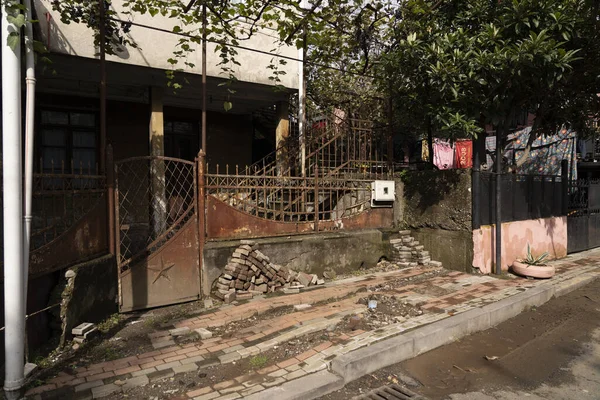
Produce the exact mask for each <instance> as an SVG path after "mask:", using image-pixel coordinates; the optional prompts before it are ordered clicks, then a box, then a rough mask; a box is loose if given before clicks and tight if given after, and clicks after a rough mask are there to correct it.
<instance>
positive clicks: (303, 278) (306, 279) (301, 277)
mask: <svg viewBox="0 0 600 400" xmlns="http://www.w3.org/2000/svg"><path fill="white" fill-rule="evenodd" d="M296 279H298V282H300V283H301V284H302V285H304V286H308V285H310V282H311V281H312V275H308V274H305V273H304V272H301V273H300V274H298V278H296Z"/></svg>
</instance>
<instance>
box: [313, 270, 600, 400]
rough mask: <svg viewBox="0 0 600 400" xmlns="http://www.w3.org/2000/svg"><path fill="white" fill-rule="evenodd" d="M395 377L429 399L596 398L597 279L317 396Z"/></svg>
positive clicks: (344, 395)
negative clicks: (460, 338)
mask: <svg viewBox="0 0 600 400" xmlns="http://www.w3.org/2000/svg"><path fill="white" fill-rule="evenodd" d="M392 382H394V383H395V382H399V383H400V384H404V385H405V386H406V387H408V388H409V389H411V390H413V391H414V392H417V393H419V394H421V395H423V396H426V397H427V398H429V399H432V400H436V399H453V400H497V399H498V400H500V399H501V400H509V399H510V400H512V399H515V400H516V399H531V400H538V399H550V400H562V399H568V400H571V399H577V400H579V399H581V400H588V399H590V400H591V399H600V280H597V281H595V282H592V283H591V284H589V285H587V286H585V287H583V288H581V289H579V290H576V291H574V292H572V293H570V294H568V295H566V296H563V297H560V298H556V299H552V300H550V301H549V302H548V303H546V304H544V305H543V306H541V307H539V308H536V309H531V310H528V311H526V312H523V313H521V314H520V315H518V316H517V317H515V318H512V319H510V320H508V321H506V322H504V323H502V324H500V325H498V326H497V327H495V328H492V329H489V330H487V331H484V332H479V333H476V334H474V335H471V336H468V337H466V338H463V339H462V340H459V341H457V342H455V343H452V344H449V345H447V346H443V347H440V348H438V349H436V350H433V351H430V352H428V353H425V354H422V355H420V356H418V357H416V358H413V359H411V360H407V361H405V362H402V363H399V364H396V365H393V366H391V367H388V368H385V369H383V370H379V371H377V372H375V373H374V374H371V375H369V376H366V377H363V378H361V379H359V380H357V381H355V382H352V383H350V384H348V385H346V387H345V388H344V389H342V390H340V391H338V392H335V393H331V394H329V395H327V396H324V397H322V399H323V400H346V399H349V398H352V397H353V396H356V395H359V394H361V393H366V392H368V391H370V390H372V389H374V388H377V387H379V386H382V385H385V384H389V383H392Z"/></svg>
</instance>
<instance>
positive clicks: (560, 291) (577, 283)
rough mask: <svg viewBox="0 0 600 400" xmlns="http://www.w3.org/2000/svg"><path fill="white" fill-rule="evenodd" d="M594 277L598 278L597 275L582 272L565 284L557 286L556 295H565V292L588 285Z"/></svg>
mask: <svg viewBox="0 0 600 400" xmlns="http://www.w3.org/2000/svg"><path fill="white" fill-rule="evenodd" d="M594 279H596V276H595V275H594V274H591V273H589V272H588V273H584V274H581V275H579V276H578V277H576V278H573V279H571V280H570V281H568V282H566V283H565V284H564V285H561V286H558V287H555V291H554V295H555V296H556V297H560V296H564V295H565V294H569V293H571V292H572V291H574V290H577V289H579V288H580V287H582V286H585V285H587V284H588V283H590V282H591V281H593V280H594Z"/></svg>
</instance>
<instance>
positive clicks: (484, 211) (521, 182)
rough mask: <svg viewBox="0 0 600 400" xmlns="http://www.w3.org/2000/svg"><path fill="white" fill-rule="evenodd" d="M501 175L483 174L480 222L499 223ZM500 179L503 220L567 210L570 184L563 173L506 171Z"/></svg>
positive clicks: (527, 217)
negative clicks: (566, 183)
mask: <svg viewBox="0 0 600 400" xmlns="http://www.w3.org/2000/svg"><path fill="white" fill-rule="evenodd" d="M497 178H498V175H496V174H490V173H481V174H479V196H478V197H479V206H480V212H479V221H478V222H479V224H478V225H479V226H481V225H491V224H495V223H496V191H495V189H496V179H497ZM474 179H477V176H474ZM500 179H501V188H502V189H501V192H500V193H501V194H500V196H501V197H500V204H501V215H502V222H511V221H523V220H529V219H538V218H548V217H555V216H560V215H565V214H566V204H565V202H566V200H565V192H566V187H565V185H564V181H563V178H562V177H561V176H548V175H518V174H502V175H500ZM473 218H477V215H473ZM474 222H477V221H474Z"/></svg>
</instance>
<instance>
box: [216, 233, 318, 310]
mask: <svg viewBox="0 0 600 400" xmlns="http://www.w3.org/2000/svg"><path fill="white" fill-rule="evenodd" d="M241 243H242V244H241V245H240V246H239V247H238V248H237V249H236V250H235V251H234V252H233V255H232V256H231V258H230V259H229V261H228V263H227V265H226V266H225V270H224V272H223V274H221V276H220V277H219V279H218V280H217V282H216V287H215V290H214V291H213V293H214V294H215V296H217V297H218V298H220V299H221V300H224V301H225V302H226V303H231V302H233V301H235V300H246V299H251V298H252V297H253V296H254V295H257V294H258V295H261V294H265V293H273V292H275V291H276V290H283V292H284V293H298V291H299V289H302V288H305V287H308V286H315V285H323V284H325V280H324V279H320V278H319V277H318V276H317V275H316V274H306V273H304V272H296V271H293V270H291V269H289V268H287V267H282V266H280V265H277V264H274V263H272V262H271V261H270V259H269V257H267V256H266V255H264V254H263V253H262V252H261V251H260V250H258V244H257V243H256V242H253V241H250V240H242V242H241Z"/></svg>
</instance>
